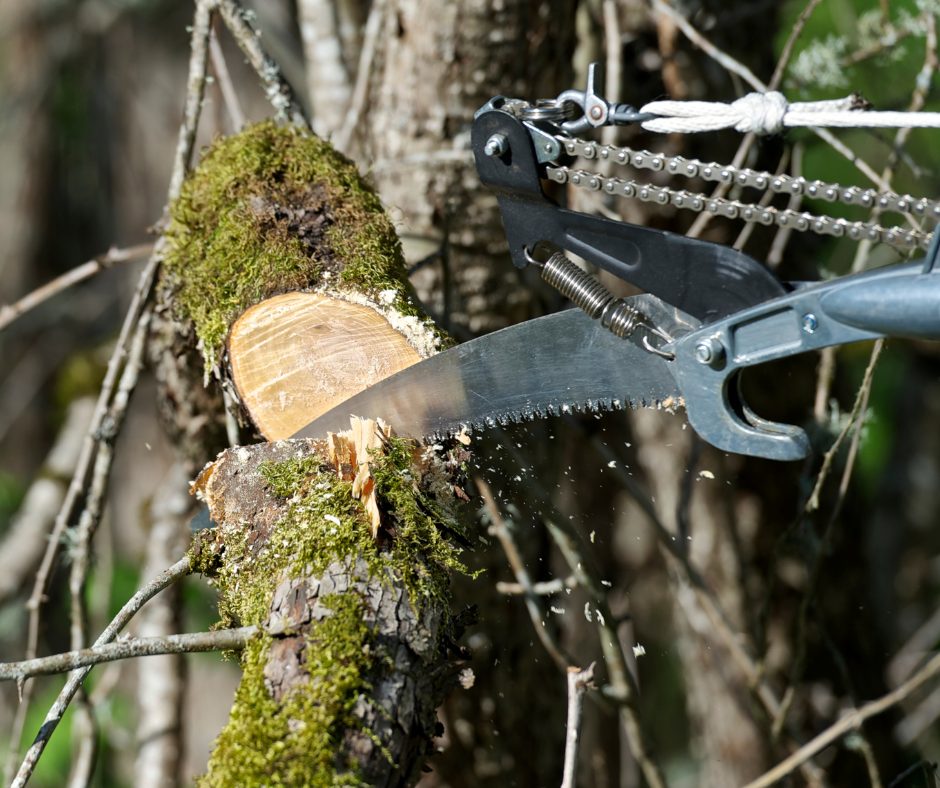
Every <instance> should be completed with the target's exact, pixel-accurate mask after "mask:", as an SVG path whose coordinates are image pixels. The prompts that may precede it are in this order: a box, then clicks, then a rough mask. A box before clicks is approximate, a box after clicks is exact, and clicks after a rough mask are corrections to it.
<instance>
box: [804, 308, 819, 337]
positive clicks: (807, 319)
mask: <svg viewBox="0 0 940 788" xmlns="http://www.w3.org/2000/svg"><path fill="white" fill-rule="evenodd" d="M817 328H819V321H818V320H817V319H816V315H814V314H813V313H812V312H808V313H807V314H805V315H803V330H804V331H805V332H806V333H807V334H812V333H813V332H814V331H815V330H816V329H817Z"/></svg>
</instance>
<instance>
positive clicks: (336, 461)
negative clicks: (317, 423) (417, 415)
mask: <svg viewBox="0 0 940 788" xmlns="http://www.w3.org/2000/svg"><path fill="white" fill-rule="evenodd" d="M349 423H350V429H349V430H347V431H346V432H340V433H333V432H330V433H327V446H328V451H329V460H330V462H331V463H332V464H333V465H335V466H336V473H337V475H339V477H340V478H341V479H342V480H343V481H347V482H348V481H351V482H352V483H353V485H352V496H353V498H355V499H357V500H361V501H362V505H363V507H364V508H365V510H366V513H367V514H368V515H369V519H370V520H371V522H372V538H373V539H375V538H376V536H378V533H379V528H380V527H381V525H382V515H381V512H380V511H379V504H378V501H377V500H376V496H375V483H374V481H373V479H372V474H371V473H370V472H369V463H370V462H371V461H372V460H373V459H374V457H375V456H376V455H377V454H382V447H383V444H384V443H385V441H386V440H388V439H389V438H391V437H392V428H391V427H390V426H389V425H387V424H386V423H385V422H384V421H382V420H381V419H379V420H378V422H375V421H373V420H372V419H360V418H358V417H356V416H352V417H350V419H349Z"/></svg>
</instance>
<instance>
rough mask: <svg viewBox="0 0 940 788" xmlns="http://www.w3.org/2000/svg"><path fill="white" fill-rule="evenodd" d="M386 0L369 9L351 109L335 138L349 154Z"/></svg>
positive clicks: (334, 142) (365, 91)
mask: <svg viewBox="0 0 940 788" xmlns="http://www.w3.org/2000/svg"><path fill="white" fill-rule="evenodd" d="M385 3H386V0H373V3H372V8H370V9H369V18H368V20H367V21H366V30H365V35H364V36H363V40H362V51H361V52H360V53H359V68H358V69H357V71H356V85H355V87H354V88H353V92H352V97H351V98H350V100H349V109H348V110H347V111H346V118H345V119H344V120H343V126H342V128H340V130H339V131H338V132H337V133H336V136H335V137H333V144H334V145H335V146H336V147H337V148H338V149H339V150H341V151H343V152H344V153H346V154H348V153H349V143H350V142H352V138H353V134H355V132H356V128H357V127H358V126H359V119H360V117H362V111H363V109H365V105H366V98H368V96H369V81H370V80H371V79H372V68H373V63H374V61H375V51H376V44H377V43H378V40H379V34H380V33H381V32H382V23H383V21H384V20H385Z"/></svg>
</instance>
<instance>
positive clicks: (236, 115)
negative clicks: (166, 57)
mask: <svg viewBox="0 0 940 788" xmlns="http://www.w3.org/2000/svg"><path fill="white" fill-rule="evenodd" d="M209 56H210V57H211V58H212V70H213V71H214V72H215V78H216V80H217V81H218V83H219V89H220V90H221V91H222V100H223V101H224V102H225V109H226V110H227V111H228V116H229V119H230V120H231V121H232V128H234V129H235V131H241V130H242V129H243V128H245V126H246V125H248V122H247V121H246V120H245V111H244V110H243V109H242V103H241V101H240V99H239V98H238V93H237V92H236V90H235V86H234V85H233V84H232V75H231V74H230V73H229V70H228V64H226V62H225V55H224V54H223V52H222V45H221V44H220V43H219V37H218V36H217V35H216V34H215V25H213V26H212V28H211V29H210V30H209Z"/></svg>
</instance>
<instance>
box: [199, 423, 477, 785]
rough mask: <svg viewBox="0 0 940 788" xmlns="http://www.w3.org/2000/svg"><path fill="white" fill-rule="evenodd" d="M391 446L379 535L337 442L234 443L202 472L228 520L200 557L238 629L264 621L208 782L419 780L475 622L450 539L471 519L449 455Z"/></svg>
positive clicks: (382, 479) (379, 485)
mask: <svg viewBox="0 0 940 788" xmlns="http://www.w3.org/2000/svg"><path fill="white" fill-rule="evenodd" d="M388 452H389V454H388V456H387V457H385V458H384V460H383V459H379V458H377V457H375V456H374V455H373V463H372V473H373V478H374V479H375V482H376V491H377V497H378V499H379V501H380V506H381V507H382V508H383V509H384V517H385V522H386V523H387V527H386V528H385V530H384V531H383V533H382V534H381V539H380V541H379V542H376V541H374V540H373V539H372V537H371V533H370V529H371V518H370V517H369V516H368V514H367V513H366V512H365V510H364V508H363V507H362V506H361V505H360V503H359V502H358V501H356V500H355V499H354V497H353V494H352V485H350V484H349V483H348V482H344V481H343V480H342V477H343V476H344V475H349V471H348V469H344V468H342V467H339V468H337V467H335V466H333V465H330V464H329V462H328V461H327V460H326V459H325V455H326V453H327V446H326V442H325V441H280V442H277V443H265V444H259V445H257V446H252V447H250V448H238V449H231V450H228V451H226V452H224V453H223V454H222V455H221V457H220V458H219V459H218V460H217V461H216V462H215V463H214V464H212V465H210V466H209V467H208V468H207V469H206V470H205V471H204V472H203V474H202V475H201V476H200V479H199V482H198V485H197V486H198V487H199V489H200V491H201V494H202V495H203V497H205V498H206V500H207V501H208V502H209V504H210V510H211V512H212V516H213V518H214V519H215V520H216V522H218V523H219V527H218V528H217V529H215V530H214V531H211V532H207V533H206V534H204V535H203V536H202V538H201V540H200V542H199V544H198V545H197V547H196V551H195V553H196V557H197V560H198V561H199V562H200V566H201V568H202V570H203V571H204V572H206V573H207V574H210V575H211V576H212V577H214V578H215V580H216V582H217V583H218V585H219V590H220V593H221V599H220V610H221V612H222V614H223V621H224V623H226V624H228V625H233V624H239V625H248V624H257V625H260V626H261V627H262V628H263V633H262V634H261V635H260V636H259V637H258V638H257V639H256V640H255V641H253V642H252V643H251V644H249V646H248V648H246V650H245V652H244V653H243V654H242V657H241V661H242V666H243V669H244V676H243V679H242V683H241V686H240V688H239V690H238V693H237V694H236V699H235V704H234V706H233V709H232V715H231V722H230V723H229V726H228V727H227V728H226V730H225V731H223V733H222V734H221V736H220V737H219V739H218V741H217V742H216V747H215V749H214V751H213V753H212V757H211V759H210V763H209V770H208V773H207V774H206V776H205V777H204V778H203V779H202V781H201V785H205V786H231V785H246V786H247V785H261V784H283V785H316V786H319V785H324V786H325V785H354V784H356V785H358V784H362V783H365V784H368V785H375V786H404V785H408V784H410V782H411V781H413V778H414V777H415V774H416V772H417V770H418V769H419V768H420V765H421V763H422V761H423V759H424V758H425V757H426V756H427V754H428V753H430V752H431V751H432V749H433V746H432V741H431V740H432V738H433V737H434V736H435V735H438V734H439V732H438V730H437V719H436V716H435V712H434V710H435V708H436V707H437V706H438V705H439V704H440V702H441V700H442V699H443V695H444V692H445V689H446V688H447V686H448V685H449V684H453V683H455V681H454V678H455V669H454V664H453V663H451V662H450V661H449V660H448V658H447V649H448V645H451V644H452V643H453V639H454V638H455V637H457V636H459V632H458V630H459V629H460V625H459V622H458V621H456V620H455V619H453V618H452V617H451V615H450V611H449V607H448V600H449V591H448V585H449V581H448V577H447V573H446V571H445V567H446V566H447V565H450V566H458V562H457V560H456V551H455V550H454V548H453V547H452V546H451V545H450V544H449V543H447V542H445V541H444V540H443V539H442V538H441V536H440V534H441V529H442V528H443V529H450V528H453V527H458V528H459V526H456V524H455V523H454V522H453V521H452V520H451V518H450V516H449V515H448V512H449V511H450V504H449V502H448V501H447V500H445V499H446V497H447V496H446V493H445V494H444V495H442V496H441V497H438V496H439V495H440V494H441V493H442V492H444V490H445V489H446V485H445V486H444V487H441V486H440V485H441V481H442V479H443V478H444V476H442V473H443V466H442V465H441V464H440V461H439V460H436V459H434V458H432V457H431V455H429V454H427V453H425V454H424V455H423V460H422V462H421V463H416V464H412V455H411V449H410V448H409V447H407V446H405V445H404V444H395V445H393V446H390V448H388ZM422 468H423V469H424V470H423V471H422ZM408 470H410V473H411V475H410V477H409V480H408V481H407V482H403V481H402V478H403V476H404V475H405V472H406V471H408ZM386 472H387V473H386ZM450 497H451V498H453V493H452V491H451V493H450ZM418 505H420V507H421V509H423V510H425V511H431V510H433V511H436V512H438V514H437V515H436V516H429V515H425V514H421V513H420V512H418V510H417V509H416V508H415V507H417V506H418ZM416 512H418V513H417V514H416Z"/></svg>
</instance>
